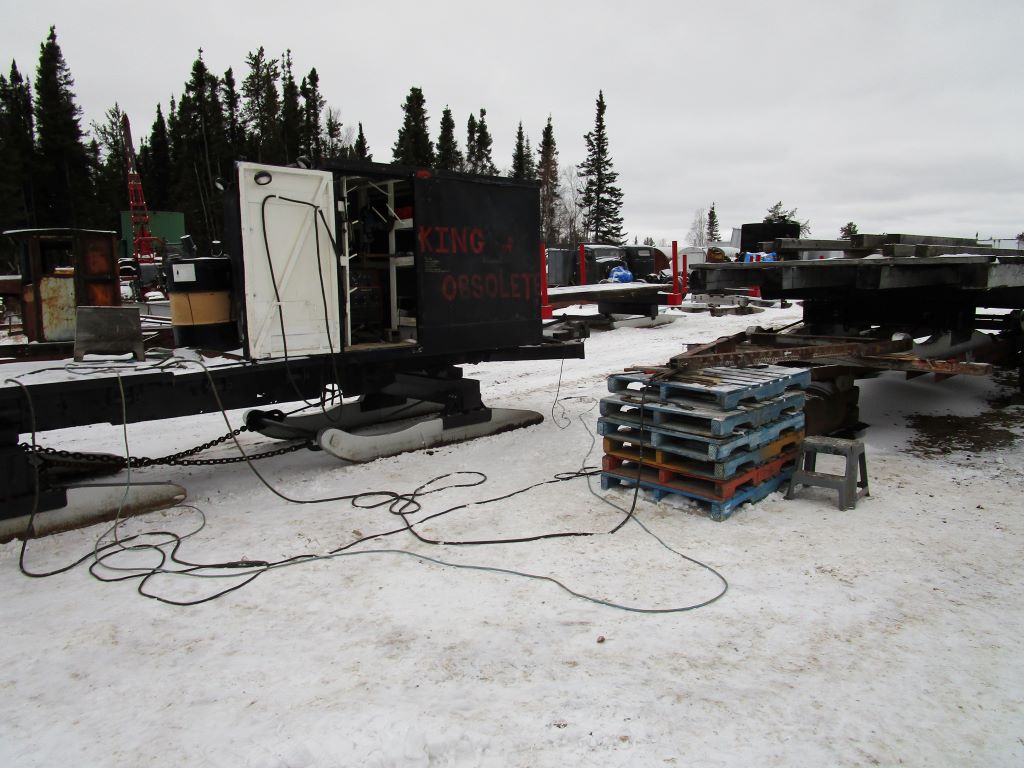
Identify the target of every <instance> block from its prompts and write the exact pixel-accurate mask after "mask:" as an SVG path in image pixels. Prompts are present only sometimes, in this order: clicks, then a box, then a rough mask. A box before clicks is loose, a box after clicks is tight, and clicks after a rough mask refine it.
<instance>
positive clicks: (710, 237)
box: [707, 203, 722, 245]
mask: <svg viewBox="0 0 1024 768" xmlns="http://www.w3.org/2000/svg"><path fill="white" fill-rule="evenodd" d="M721 239H722V234H721V233H720V232H719V231H718V214H717V213H715V204H714V203H711V208H709V209H708V231H707V242H708V245H710V244H711V243H717V242H718V241H719V240H721Z"/></svg>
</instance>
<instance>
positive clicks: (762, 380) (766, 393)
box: [608, 365, 811, 409]
mask: <svg viewBox="0 0 1024 768" xmlns="http://www.w3.org/2000/svg"><path fill="white" fill-rule="evenodd" d="M810 383H811V372H810V371H809V370H808V369H806V368H787V367H785V366H782V365H761V366H756V367H752V368H704V369H702V370H700V371H693V372H689V373H683V372H679V373H673V374H672V378H670V379H660V378H656V377H655V376H654V375H653V374H649V373H613V374H612V375H611V376H609V377H608V391H609V392H612V393H618V392H626V391H632V392H635V393H637V394H639V393H640V392H641V391H642V390H645V389H646V390H647V391H648V393H651V394H653V395H654V398H652V399H657V400H667V399H668V398H671V397H673V396H676V397H697V398H701V399H704V400H710V401H712V402H714V403H717V404H718V406H719V407H720V408H725V409H730V408H735V407H736V406H737V405H739V404H740V403H742V402H743V401H744V400H765V399H767V398H769V397H777V396H779V395H781V394H782V393H783V392H785V391H786V390H787V389H789V388H790V387H798V388H800V389H804V388H806V387H808V386H810Z"/></svg>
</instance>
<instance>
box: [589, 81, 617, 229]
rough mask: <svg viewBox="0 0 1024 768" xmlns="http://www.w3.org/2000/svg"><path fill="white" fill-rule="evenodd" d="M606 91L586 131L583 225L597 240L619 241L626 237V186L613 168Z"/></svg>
mask: <svg viewBox="0 0 1024 768" xmlns="http://www.w3.org/2000/svg"><path fill="white" fill-rule="evenodd" d="M604 113H605V103H604V92H603V91H598V95H597V115H596V117H595V119H594V130H592V131H590V132H589V133H587V134H586V135H584V137H583V138H584V139H585V140H586V142H587V159H586V160H584V161H583V162H582V163H580V165H579V171H580V178H581V179H583V180H584V185H583V188H582V190H580V191H581V193H582V196H583V197H582V205H583V211H584V219H583V222H584V223H583V228H584V231H585V232H586V233H587V236H589V237H590V238H591V240H593V242H595V243H607V244H610V245H618V244H619V243H622V242H623V241H624V240H625V234H624V233H623V231H622V190H620V189H619V188H618V187H617V186H616V185H615V182H616V181H617V180H618V178H619V174H618V173H616V172H615V171H614V170H613V166H612V158H611V156H610V155H609V154H608V135H607V132H606V130H605V124H604Z"/></svg>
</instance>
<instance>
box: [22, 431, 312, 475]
mask: <svg viewBox="0 0 1024 768" xmlns="http://www.w3.org/2000/svg"><path fill="white" fill-rule="evenodd" d="M248 429H249V428H248V427H238V428H237V429H233V430H231V431H230V432H228V433H227V434H226V435H221V436H220V437H218V438H215V439H213V440H210V441H208V442H205V443H203V444H202V445H197V446H196V447H195V448H189V449H187V450H184V451H178V453H172V454H170V455H169V456H161V457H159V458H155V459H154V458H150V457H149V456H132V457H131V459H130V460H128V461H126V460H125V458H124V457H123V456H113V455H109V454H102V453H82V452H80V451H65V450H61V449H58V448H48V447H44V446H41V445H36V446H33V445H32V444H31V443H19V444H18V447H19V448H21V449H22V450H23V451H25V452H26V453H30V454H33V455H34V456H36V457H37V458H38V459H39V460H41V461H46V462H49V463H52V464H83V463H85V464H104V465H106V466H109V467H111V468H112V469H124V468H125V467H127V466H129V465H130V466H131V468H132V469H142V468H144V467H155V466H172V467H206V466H215V465H218V464H237V463H238V462H240V461H245V460H246V459H247V458H248V459H249V460H250V461H256V460H257V459H269V458H270V457H271V456H283V455H284V454H286V453H293V452H295V451H298V450H301V449H302V448H308V449H309V450H311V451H315V450H319V446H318V445H317V444H316V441H315V440H312V439H309V440H304V441H302V442H300V443H292V444H290V445H285V446H283V447H281V448H274V449H272V450H269V451H264V452H263V453H256V454H251V455H249V456H224V457H222V458H217V459H190V458H188V457H189V456H195V455H196V454H197V453H202V452H203V451H208V450H209V449H210V448H213V447H215V446H218V445H220V444H221V443H224V442H226V441H228V440H233V439H234V438H236V437H238V436H239V435H240V434H242V433H243V432H247V431H248Z"/></svg>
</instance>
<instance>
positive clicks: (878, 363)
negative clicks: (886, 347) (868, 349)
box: [859, 355, 992, 376]
mask: <svg viewBox="0 0 1024 768" xmlns="http://www.w3.org/2000/svg"><path fill="white" fill-rule="evenodd" d="M859 362H862V363H863V364H864V365H866V366H869V367H871V368H884V369H886V370H890V371H916V372H920V373H938V374H944V375H946V376H954V375H957V374H964V375H966V376H990V375H991V374H992V366H991V364H989V363H968V362H964V361H963V360H935V359H923V358H919V357H909V356H907V355H878V356H864V357H861V358H860V359H859Z"/></svg>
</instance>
